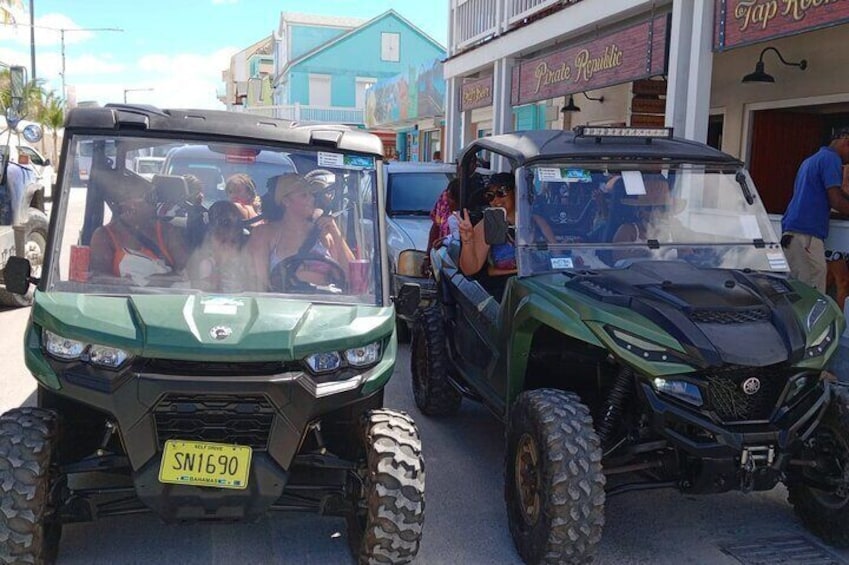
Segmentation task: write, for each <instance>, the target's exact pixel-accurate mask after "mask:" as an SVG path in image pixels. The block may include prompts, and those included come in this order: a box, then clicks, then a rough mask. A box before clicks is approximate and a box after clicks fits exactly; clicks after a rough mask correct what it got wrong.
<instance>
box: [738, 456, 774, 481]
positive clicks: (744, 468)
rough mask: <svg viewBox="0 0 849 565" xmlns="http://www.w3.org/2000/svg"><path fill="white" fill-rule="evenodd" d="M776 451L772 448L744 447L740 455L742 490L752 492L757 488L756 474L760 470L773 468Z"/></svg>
mask: <svg viewBox="0 0 849 565" xmlns="http://www.w3.org/2000/svg"><path fill="white" fill-rule="evenodd" d="M774 460H775V449H774V448H773V447H772V446H771V445H770V446H752V447H744V448H743V452H742V453H741V454H740V471H741V473H740V490H742V491H743V492H752V489H754V487H755V473H756V472H757V471H758V470H760V469H768V468H769V467H772V463H773V461H774Z"/></svg>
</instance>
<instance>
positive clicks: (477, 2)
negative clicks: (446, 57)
mask: <svg viewBox="0 0 849 565" xmlns="http://www.w3.org/2000/svg"><path fill="white" fill-rule="evenodd" d="M580 1H581V0H453V3H452V5H451V6H452V8H451V21H452V25H453V26H454V28H453V29H454V35H453V38H454V45H451V46H449V48H450V50H451V54H452V55H453V54H455V53H458V52H460V51H463V50H465V49H468V48H469V47H472V46H474V45H477V44H479V43H482V42H483V41H485V40H487V39H489V38H492V37H496V36H498V35H500V34H501V33H503V32H505V31H507V30H508V29H510V28H511V27H513V26H515V25H516V24H519V23H520V22H522V21H523V20H525V19H526V18H530V17H532V16H534V15H536V14H539V13H540V12H542V11H544V10H548V9H549V8H553V7H556V6H561V5H568V4H575V3H577V2H580Z"/></svg>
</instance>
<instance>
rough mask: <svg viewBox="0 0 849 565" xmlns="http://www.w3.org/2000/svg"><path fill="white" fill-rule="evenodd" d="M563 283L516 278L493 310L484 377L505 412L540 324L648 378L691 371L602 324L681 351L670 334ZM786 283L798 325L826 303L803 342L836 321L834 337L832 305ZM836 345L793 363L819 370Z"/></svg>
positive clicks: (521, 384)
mask: <svg viewBox="0 0 849 565" xmlns="http://www.w3.org/2000/svg"><path fill="white" fill-rule="evenodd" d="M565 281H566V279H565V278H564V277H563V275H560V274H547V275H538V276H534V277H527V278H517V279H515V280H514V281H511V283H510V285H508V291H507V292H506V293H505V300H506V302H505V304H504V307H503V308H502V309H501V311H500V312H499V319H498V327H497V330H496V335H494V336H492V337H493V338H494V340H495V343H494V345H495V350H496V351H500V352H503V354H501V355H498V356H497V360H496V361H495V362H494V363H493V364H492V365H491V372H490V374H489V375H488V377H489V379H488V380H489V381H490V382H491V383H493V384H495V385H496V386H495V389H496V390H505V389H506V397H505V398H504V399H503V400H504V402H505V408H506V410H509V407H510V406H511V405H512V404H513V401H514V400H515V399H516V397H517V396H518V395H519V394H521V393H522V391H523V390H525V378H526V371H527V367H528V358H529V355H530V352H531V347H532V342H533V336H534V333H535V332H536V331H538V330H539V329H540V328H541V327H542V326H547V327H549V328H551V329H552V330H553V331H555V332H557V333H559V334H561V335H563V336H565V337H569V338H573V339H576V340H580V341H583V342H585V343H587V344H590V345H592V346H596V347H599V348H602V349H605V350H607V352H608V353H610V354H611V355H613V356H614V357H615V358H617V359H618V360H620V361H622V362H623V363H624V364H626V365H629V366H631V367H633V368H634V370H635V371H637V372H639V373H642V374H645V375H650V376H652V377H662V376H666V375H680V374H685V373H691V372H695V371H696V370H697V369H696V368H695V367H692V366H690V365H686V364H681V363H664V362H650V361H646V360H644V359H643V358H642V357H640V356H638V355H635V354H634V353H632V352H630V351H628V350H627V349H624V348H623V347H621V346H620V345H619V344H617V343H616V341H615V340H613V338H612V337H611V336H610V335H609V334H608V332H607V331H606V330H605V327H606V326H612V327H615V328H617V329H621V330H624V331H626V332H629V333H631V334H634V335H637V336H639V337H640V338H642V339H646V340H649V341H652V342H654V343H656V344H658V345H662V346H665V347H667V348H668V349H669V350H671V351H677V352H679V353H684V354H686V352H685V350H684V349H683V348H682V346H681V344H680V343H679V342H678V341H677V340H676V339H675V338H674V337H672V336H671V335H670V334H669V333H667V332H666V331H664V330H663V329H662V328H660V327H659V326H657V325H656V324H654V323H653V322H651V321H650V320H648V319H646V318H645V317H643V316H642V315H640V314H638V313H636V312H633V311H632V310H629V309H628V308H623V307H619V306H615V305H611V304H606V303H602V302H599V301H596V300H594V299H592V298H591V297H589V296H587V295H585V294H581V293H578V292H574V291H571V290H570V289H568V288H566V287H565V286H564V284H563V283H564V282H565ZM791 285H792V286H793V288H794V290H795V291H796V292H797V293H798V294H799V296H800V298H801V299H800V300H798V301H797V302H796V303H795V304H794V307H793V309H794V311H795V313H796V315H797V318H798V319H799V321H800V322H801V323H802V324H804V323H805V318H806V316H807V314H808V312H810V310H811V308H812V306H813V305H814V303H815V302H816V300H817V299H826V300H827V302H828V308H827V311H826V312H825V313H824V314H823V315H822V316H821V317H820V319H819V321H818V322H817V323H816V324H815V325H814V327H813V328H811V330H810V331H809V332H808V340H809V342H808V346H810V345H811V343H812V342H813V341H814V340H815V339H816V338H817V337H818V336H819V335H821V333H822V332H823V331H825V330H826V329H827V328H828V327H829V325H831V324H836V328H837V331H836V334H835V337H836V338H839V336H840V335H841V334H842V332H843V330H844V328H845V325H846V323H845V320H844V317H843V314H842V312H841V311H840V309H839V308H838V307H837V304H836V303H835V302H834V301H833V300H831V299H830V298H828V297H824V295H822V294H820V293H819V292H817V291H816V290H815V289H813V288H811V287H808V286H806V285H804V284H802V283H799V282H798V281H795V280H791ZM838 343H839V339H834V340H833V341H832V342H831V344H830V345H829V346H828V347H827V348H826V349H825V351H824V353H823V354H822V355H818V356H816V357H813V358H806V359H804V360H801V361H800V362H798V363H797V364H796V367H798V368H800V369H814V370H822V369H824V368H825V366H826V364H827V361H828V359H830V357H831V355H832V354H833V353H834V351H835V350H836V349H837V347H838ZM565 371H568V369H566V370H565ZM503 375H506V378H507V383H506V387H504V386H498V381H499V380H500V379H501V378H503ZM500 376H501V377H500ZM564 388H569V385H568V374H566V375H564Z"/></svg>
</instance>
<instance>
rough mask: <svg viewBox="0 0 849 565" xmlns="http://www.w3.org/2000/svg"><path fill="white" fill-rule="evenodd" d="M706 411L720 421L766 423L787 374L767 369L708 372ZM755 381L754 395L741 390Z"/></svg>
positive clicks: (736, 368)
mask: <svg viewBox="0 0 849 565" xmlns="http://www.w3.org/2000/svg"><path fill="white" fill-rule="evenodd" d="M703 376H704V379H705V382H706V383H707V386H706V387H705V388H706V392H707V395H706V396H707V397H706V399H705V408H707V409H709V410H713V411H714V412H716V414H717V415H718V416H719V417H720V418H721V419H722V421H723V422H741V421H752V420H768V419H769V418H770V416H771V415H772V412H773V411H774V410H775V407H776V406H775V405H776V403H777V402H778V398H779V397H780V396H781V393H782V391H783V390H784V387H785V385H786V384H787V380H788V378H789V377H790V374H789V373H788V372H787V371H786V370H782V369H776V368H774V367H773V368H770V367H730V368H727V369H723V370H719V371H713V372H709V373H707V374H705V375H703ZM752 377H754V378H757V379H758V381H759V382H760V388H759V389H758V391H757V392H755V393H754V394H746V393H745V392H744V391H743V383H745V382H746V381H747V380H748V379H750V378H752Z"/></svg>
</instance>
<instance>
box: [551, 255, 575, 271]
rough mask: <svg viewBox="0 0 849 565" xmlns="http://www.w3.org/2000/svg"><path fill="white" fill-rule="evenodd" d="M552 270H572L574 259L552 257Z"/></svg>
mask: <svg viewBox="0 0 849 565" xmlns="http://www.w3.org/2000/svg"><path fill="white" fill-rule="evenodd" d="M551 268H552V269H571V268H572V258H571V257H552V258H551Z"/></svg>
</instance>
